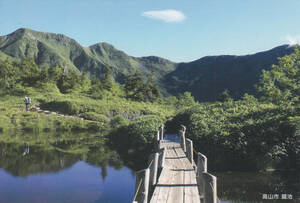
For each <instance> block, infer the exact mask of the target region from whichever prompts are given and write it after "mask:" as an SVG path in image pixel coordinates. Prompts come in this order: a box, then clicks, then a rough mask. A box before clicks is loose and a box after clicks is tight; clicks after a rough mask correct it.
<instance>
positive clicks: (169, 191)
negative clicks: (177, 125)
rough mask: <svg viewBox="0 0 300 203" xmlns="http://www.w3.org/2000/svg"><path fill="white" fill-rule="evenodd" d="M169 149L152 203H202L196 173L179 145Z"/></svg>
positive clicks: (169, 143)
mask: <svg viewBox="0 0 300 203" xmlns="http://www.w3.org/2000/svg"><path fill="white" fill-rule="evenodd" d="M163 147H167V151H166V159H165V168H163V170H162V172H161V175H160V177H159V179H158V182H157V185H156V187H155V190H154V193H153V196H152V198H151V201H150V203H162V202H164V203H176V202H178V203H181V202H185V203H200V198H199V194H198V187H197V181H196V173H195V171H194V170H193V166H192V164H191V162H190V161H189V160H188V159H187V157H186V155H185V153H184V151H183V150H182V148H181V147H180V145H179V144H178V143H175V142H168V143H163Z"/></svg>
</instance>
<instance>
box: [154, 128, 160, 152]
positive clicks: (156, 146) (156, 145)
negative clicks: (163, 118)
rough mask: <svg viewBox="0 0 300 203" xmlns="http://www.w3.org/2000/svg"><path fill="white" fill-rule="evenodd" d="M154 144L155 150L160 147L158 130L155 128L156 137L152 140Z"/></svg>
mask: <svg viewBox="0 0 300 203" xmlns="http://www.w3.org/2000/svg"><path fill="white" fill-rule="evenodd" d="M154 144H155V150H156V151H158V150H159V148H160V144H159V130H157V133H156V139H155V141H154Z"/></svg>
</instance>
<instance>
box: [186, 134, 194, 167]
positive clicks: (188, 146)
mask: <svg viewBox="0 0 300 203" xmlns="http://www.w3.org/2000/svg"><path fill="white" fill-rule="evenodd" d="M186 156H187V158H188V160H190V162H191V164H192V165H193V163H194V154H193V141H192V140H190V139H186Z"/></svg>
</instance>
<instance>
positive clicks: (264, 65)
mask: <svg viewBox="0 0 300 203" xmlns="http://www.w3.org/2000/svg"><path fill="white" fill-rule="evenodd" d="M293 50H294V48H293V47H290V46H288V45H283V46H279V47H276V48H274V49H271V50H268V51H264V52H260V53H256V54H253V55H245V56H231V55H223V56H207V57H203V58H201V59H199V60H196V61H193V62H190V63H180V64H178V65H177V68H176V70H175V71H172V72H170V73H169V74H167V75H166V76H165V77H164V85H165V87H167V90H168V92H169V93H171V94H178V93H183V92H185V91H189V92H192V95H193V96H194V97H195V99H197V100H199V101H215V100H216V99H218V95H220V94H221V93H222V92H223V91H224V90H225V89H228V90H229V92H230V94H231V96H232V97H233V98H235V99H237V98H240V97H241V96H243V95H244V93H248V94H254V95H255V94H257V93H256V91H255V88H254V85H255V84H256V83H257V82H258V81H259V78H260V76H261V74H262V69H265V70H270V68H271V66H272V64H276V63H277V58H278V57H282V56H284V55H287V54H290V53H292V52H293Z"/></svg>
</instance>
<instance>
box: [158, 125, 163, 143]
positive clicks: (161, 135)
mask: <svg viewBox="0 0 300 203" xmlns="http://www.w3.org/2000/svg"><path fill="white" fill-rule="evenodd" d="M159 129H160V139H161V140H163V139H164V125H161V126H160V128H159Z"/></svg>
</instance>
